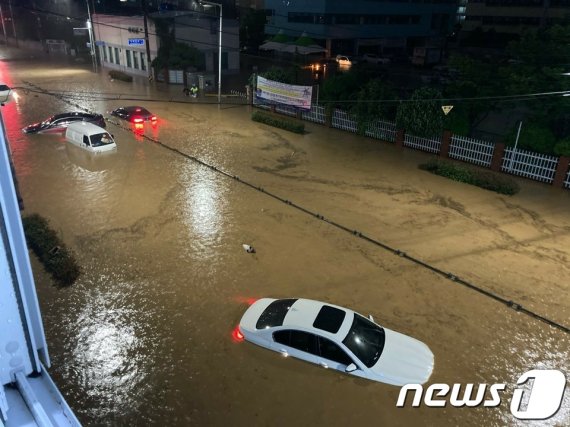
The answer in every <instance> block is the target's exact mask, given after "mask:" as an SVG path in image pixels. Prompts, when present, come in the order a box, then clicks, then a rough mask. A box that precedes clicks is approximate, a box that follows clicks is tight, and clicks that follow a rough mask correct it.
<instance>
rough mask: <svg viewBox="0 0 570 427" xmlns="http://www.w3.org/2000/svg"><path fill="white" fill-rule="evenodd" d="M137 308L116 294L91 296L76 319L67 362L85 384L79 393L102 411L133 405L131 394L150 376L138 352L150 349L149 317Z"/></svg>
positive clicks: (141, 355) (143, 386)
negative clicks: (148, 338)
mask: <svg viewBox="0 0 570 427" xmlns="http://www.w3.org/2000/svg"><path fill="white" fill-rule="evenodd" d="M103 280H105V279H103ZM115 285H118V286H121V285H120V284H115ZM122 290H123V291H125V289H122ZM139 310H140V308H138V307H137V306H136V305H134V304H133V302H132V300H131V299H129V298H124V297H123V296H122V295H120V294H117V293H116V292H114V291H110V292H109V293H98V292H94V293H92V294H91V295H90V296H89V300H88V301H87V302H86V303H85V304H84V305H83V306H82V307H81V311H80V312H79V315H78V317H77V320H76V326H75V328H74V330H75V336H74V337H73V338H72V339H71V342H70V346H71V348H70V353H71V357H72V358H73V360H70V361H69V364H70V365H71V366H73V374H74V375H77V377H78V380H79V381H80V383H82V384H83V387H82V393H84V394H85V395H86V396H88V397H90V398H95V399H97V400H98V401H100V410H102V411H103V412H104V411H105V410H110V409H111V407H124V409H127V407H128V405H130V404H131V405H132V397H133V394H134V395H136V394H138V393H141V392H142V391H143V389H144V388H145V382H146V377H147V375H148V374H150V373H151V372H149V371H150V370H149V369H148V365H150V364H151V363H150V361H148V360H147V359H148V355H147V357H145V356H144V354H142V352H141V349H142V348H144V347H145V346H148V343H146V344H145V340H146V339H147V337H146V336H145V333H146V325H145V323H146V320H147V319H146V318H145V313H143V312H140V311H139ZM103 402H106V403H103Z"/></svg>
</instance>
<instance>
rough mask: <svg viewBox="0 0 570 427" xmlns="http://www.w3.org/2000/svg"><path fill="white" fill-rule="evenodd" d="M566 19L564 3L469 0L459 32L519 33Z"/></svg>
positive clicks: (568, 11) (569, 9)
mask: <svg viewBox="0 0 570 427" xmlns="http://www.w3.org/2000/svg"><path fill="white" fill-rule="evenodd" d="M569 17H570V1H568V0H469V1H468V3H467V10H466V16H465V22H464V24H463V31H466V32H470V31H474V30H476V29H481V30H483V31H489V30H493V31H495V32H497V33H507V34H520V33H521V32H522V31H523V30H525V29H532V28H534V29H536V28H540V27H544V26H548V25H552V24H555V23H561V22H563V21H565V20H567V19H568V18H569Z"/></svg>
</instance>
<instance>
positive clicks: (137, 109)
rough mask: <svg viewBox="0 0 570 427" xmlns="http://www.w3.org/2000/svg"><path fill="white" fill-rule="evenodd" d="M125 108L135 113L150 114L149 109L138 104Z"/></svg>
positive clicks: (130, 112) (128, 111)
mask: <svg viewBox="0 0 570 427" xmlns="http://www.w3.org/2000/svg"><path fill="white" fill-rule="evenodd" d="M124 110H125V111H126V112H127V113H129V114H133V113H142V114H150V111H148V110H147V109H146V108H144V107H139V106H138V105H131V106H129V107H124Z"/></svg>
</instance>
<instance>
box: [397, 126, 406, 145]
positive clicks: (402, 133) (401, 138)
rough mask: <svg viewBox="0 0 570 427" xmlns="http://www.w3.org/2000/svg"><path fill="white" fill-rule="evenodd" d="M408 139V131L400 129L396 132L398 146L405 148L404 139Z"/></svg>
mask: <svg viewBox="0 0 570 427" xmlns="http://www.w3.org/2000/svg"><path fill="white" fill-rule="evenodd" d="M405 137H406V131H405V130H404V129H398V130H397V131H396V141H395V142H396V146H397V147H403V146H404V139H405Z"/></svg>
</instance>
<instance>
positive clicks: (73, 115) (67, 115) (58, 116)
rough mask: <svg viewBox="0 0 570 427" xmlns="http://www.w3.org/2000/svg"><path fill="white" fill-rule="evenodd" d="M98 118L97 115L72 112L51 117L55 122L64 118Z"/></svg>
mask: <svg viewBox="0 0 570 427" xmlns="http://www.w3.org/2000/svg"><path fill="white" fill-rule="evenodd" d="M97 116H99V114H90V113H83V112H78V111H73V112H69V113H60V114H56V115H54V116H52V119H53V120H57V119H64V118H66V117H84V118H85V117H97Z"/></svg>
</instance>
